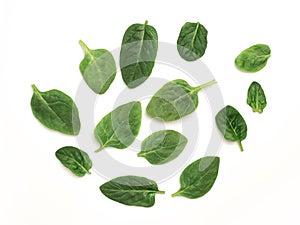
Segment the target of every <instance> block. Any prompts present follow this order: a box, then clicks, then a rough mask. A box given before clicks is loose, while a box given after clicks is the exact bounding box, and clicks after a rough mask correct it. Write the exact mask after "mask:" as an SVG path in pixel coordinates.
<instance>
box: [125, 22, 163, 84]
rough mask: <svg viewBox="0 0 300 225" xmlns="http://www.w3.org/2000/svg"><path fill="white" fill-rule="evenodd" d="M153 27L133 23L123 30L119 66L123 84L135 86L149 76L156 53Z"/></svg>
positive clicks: (156, 44)
mask: <svg viewBox="0 0 300 225" xmlns="http://www.w3.org/2000/svg"><path fill="white" fill-rule="evenodd" d="M157 39H158V38H157V32H156V30H155V28H154V27H152V26H150V25H148V21H146V22H145V24H133V25H131V26H130V27H129V28H128V29H127V30H126V32H125V34H124V36H123V41H122V47H121V53H120V67H121V72H122V77H123V80H124V82H125V84H126V85H127V86H128V87H129V88H135V87H137V86H139V85H140V84H142V83H143V82H144V81H145V80H146V79H148V77H149V76H150V74H151V72H152V69H153V67H154V63H155V58H156V54H157V48H158V41H157Z"/></svg>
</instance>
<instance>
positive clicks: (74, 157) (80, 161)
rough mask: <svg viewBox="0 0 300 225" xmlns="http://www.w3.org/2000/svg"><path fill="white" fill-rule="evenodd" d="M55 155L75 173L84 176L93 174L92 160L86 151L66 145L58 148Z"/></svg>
mask: <svg viewBox="0 0 300 225" xmlns="http://www.w3.org/2000/svg"><path fill="white" fill-rule="evenodd" d="M55 156H56V158H58V160H59V161H60V162H61V163H62V164H63V165H64V166H65V167H67V168H69V169H70V170H71V171H72V173H74V174H75V175H77V176H79V177H83V176H84V175H85V174H91V173H90V171H89V170H90V169H91V168H92V161H91V159H90V158H89V156H88V154H87V153H85V152H84V151H82V150H80V149H78V148H75V147H72V146H66V147H63V148H60V149H58V150H57V151H56V152H55Z"/></svg>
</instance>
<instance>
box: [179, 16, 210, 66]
mask: <svg viewBox="0 0 300 225" xmlns="http://www.w3.org/2000/svg"><path fill="white" fill-rule="evenodd" d="M206 47H207V30H206V29H205V27H204V26H203V25H201V24H200V23H199V22H198V23H189V22H187V23H185V24H184V25H183V26H182V28H181V31H180V33H179V37H178V40H177V50H178V52H179V55H180V56H181V57H182V58H183V59H185V60H187V61H195V60H197V59H199V58H201V57H202V56H203V55H204V53H205V50H206Z"/></svg>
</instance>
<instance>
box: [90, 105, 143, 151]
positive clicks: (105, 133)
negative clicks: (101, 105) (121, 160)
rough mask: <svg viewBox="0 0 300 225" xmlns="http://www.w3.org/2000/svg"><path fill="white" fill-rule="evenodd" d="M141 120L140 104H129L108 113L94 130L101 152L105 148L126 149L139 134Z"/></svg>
mask: <svg viewBox="0 0 300 225" xmlns="http://www.w3.org/2000/svg"><path fill="white" fill-rule="evenodd" d="M141 119H142V109H141V103H140V102H129V103H127V104H124V105H121V106H119V107H117V108H116V109H115V110H113V111H112V112H110V113H108V114H107V115H106V116H104V117H103V119H102V120H101V121H100V122H99V123H98V125H97V126H96V128H95V132H94V133H95V137H96V139H97V141H98V142H99V143H100V145H101V146H100V148H99V149H98V150H96V152H99V151H101V150H102V149H104V148H105V147H109V146H110V147H114V148H118V149H124V148H127V147H128V146H129V145H131V144H132V142H133V141H134V140H135V138H136V136H137V135H138V133H139V130H140V126H141Z"/></svg>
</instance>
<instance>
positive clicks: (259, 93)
mask: <svg viewBox="0 0 300 225" xmlns="http://www.w3.org/2000/svg"><path fill="white" fill-rule="evenodd" d="M247 104H248V105H249V106H250V107H251V108H252V110H253V112H259V113H262V112H263V111H264V108H265V107H266V106H267V99H266V96H265V93H264V90H263V89H262V87H261V86H260V84H259V83H257V82H255V81H254V82H252V84H251V85H250V87H249V89H248V96H247Z"/></svg>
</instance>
